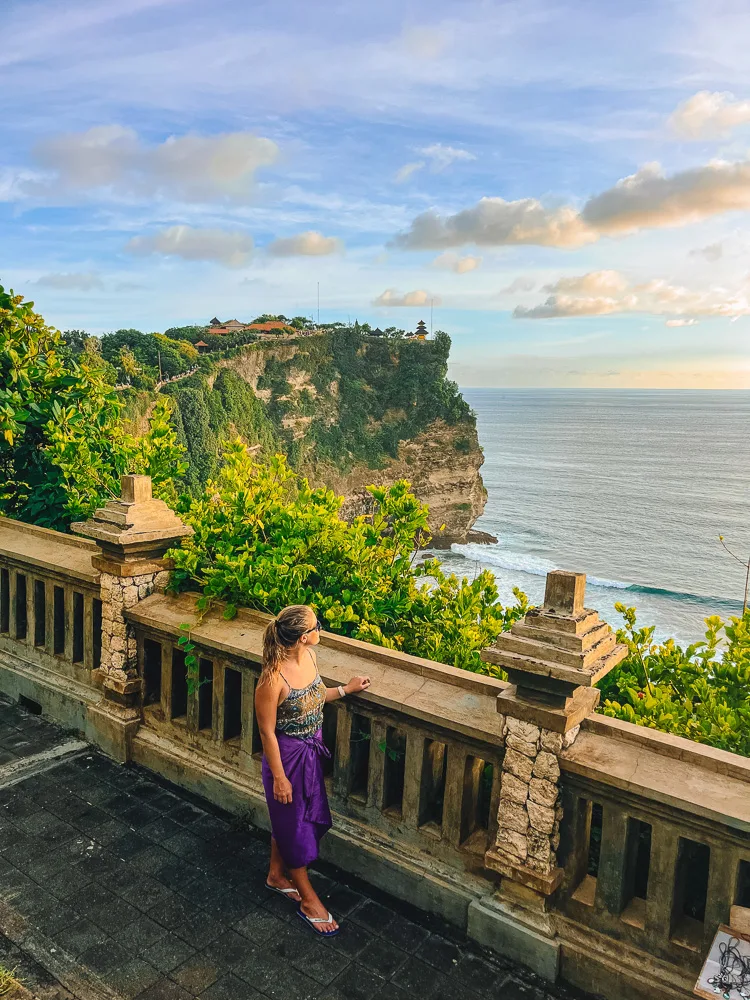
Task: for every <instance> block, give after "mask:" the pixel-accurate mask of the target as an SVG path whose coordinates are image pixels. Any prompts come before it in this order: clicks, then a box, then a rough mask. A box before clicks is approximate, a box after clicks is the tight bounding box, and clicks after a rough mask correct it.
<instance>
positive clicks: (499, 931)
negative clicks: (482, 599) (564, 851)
mask: <svg viewBox="0 0 750 1000" xmlns="http://www.w3.org/2000/svg"><path fill="white" fill-rule="evenodd" d="M585 589H586V577H585V575H584V574H583V573H568V572H564V571H562V570H555V571H554V572H552V573H549V574H548V575H547V584H546V589H545V595H544V605H543V607H541V608H534V609H533V610H532V611H529V612H528V614H527V615H526V616H525V618H523V619H521V620H520V621H517V622H516V623H515V624H514V625H513V626H512V628H511V629H510V631H509V632H504V633H503V634H502V635H501V636H500V637H499V638H498V640H497V642H496V643H495V645H494V646H492V647H490V648H489V649H485V650H483V651H482V654H481V655H482V659H483V660H485V661H486V662H488V663H493V664H496V665H497V666H500V667H502V668H503V669H504V670H505V671H506V672H507V674H508V678H509V680H510V682H511V686H510V687H508V688H507V689H506V690H505V691H503V692H502V693H501V694H500V695H498V699H497V710H498V712H500V713H501V714H502V715H503V716H504V717H505V724H504V727H503V732H504V735H505V747H506V749H505V757H504V759H503V766H502V783H501V790H500V806H499V809H498V816H497V820H498V825H497V837H496V842H495V844H494V845H492V846H491V847H490V849H489V850H488V852H487V854H486V856H485V866H486V867H487V868H489V869H491V870H494V871H496V872H498V873H499V874H500V875H501V876H502V879H501V882H500V887H499V890H498V892H497V894H496V897H495V900H494V901H493V904H478V905H477V906H475V908H474V909H475V911H474V913H473V915H472V916H470V920H473V922H474V927H475V929H481V932H482V937H484V938H485V939H486V943H487V944H490V945H494V947H499V948H500V950H501V951H504V952H505V953H506V954H509V955H510V956H511V957H515V958H517V959H518V960H519V961H521V962H524V963H525V964H526V965H531V966H532V968H535V970H536V971H537V972H539V973H540V974H542V975H544V976H546V977H547V978H549V979H551V980H553V981H554V979H555V977H556V975H557V971H558V970H557V966H558V962H559V945H558V944H557V941H556V936H555V931H554V925H553V922H552V920H551V917H550V914H549V906H548V902H549V898H550V897H551V896H552V894H553V893H554V892H555V890H556V889H557V888H558V886H559V885H560V882H561V881H562V877H563V871H562V868H561V867H560V866H559V865H558V861H557V850H558V847H559V845H560V823H561V821H562V818H563V808H562V800H561V795H560V762H559V755H560V754H561V753H562V752H563V751H564V750H565V749H567V748H568V747H569V746H571V745H572V744H573V742H574V741H575V739H576V737H577V735H578V732H579V729H580V724H581V722H582V721H583V720H584V719H585V718H586V716H587V715H589V714H590V713H591V712H593V711H594V709H595V708H596V705H597V704H598V701H599V691H598V690H597V689H596V688H595V687H594V685H595V684H596V683H597V681H599V680H601V678H602V677H604V676H605V675H606V674H607V673H608V672H609V671H610V670H611V669H612V668H613V667H615V666H616V665H617V664H618V663H619V662H620V661H621V660H622V659H624V657H625V656H626V654H627V648H626V647H625V646H623V645H620V644H618V643H617V641H616V639H615V635H614V633H613V631H612V629H611V628H610V626H609V625H608V624H607V623H606V622H603V621H601V620H600V618H599V615H598V613H597V612H596V611H592V610H590V609H588V608H586V607H584V593H585ZM524 929H525V930H524Z"/></svg>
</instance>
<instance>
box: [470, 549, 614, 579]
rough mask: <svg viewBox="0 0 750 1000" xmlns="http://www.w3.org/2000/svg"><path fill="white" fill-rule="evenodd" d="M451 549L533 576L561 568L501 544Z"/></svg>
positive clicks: (475, 559) (483, 562) (471, 557)
mask: <svg viewBox="0 0 750 1000" xmlns="http://www.w3.org/2000/svg"><path fill="white" fill-rule="evenodd" d="M451 551H452V552H455V553H456V555H460V556H463V558H464V559H468V560H469V561H470V562H478V563H480V564H481V565H483V566H488V567H493V566H496V567H497V568H498V569H507V570H512V571H515V572H517V573H529V574H530V575H531V576H546V575H547V573H549V572H550V570H553V569H560V567H559V566H556V565H555V564H554V563H552V562H550V560H549V559H544V558H542V557H541V556H535V555H533V554H532V553H530V552H514V551H513V550H512V549H504V548H503V547H502V546H500V545H478V544H477V543H475V542H469V543H467V544H465V545H460V544H458V543H454V544H453V545H451ZM587 582H588V583H589V584H590V585H591V586H592V587H604V588H605V589H607V590H627V589H628V587H630V586H631V584H629V583H623V581H622V580H607V579H604V578H602V577H598V576H589V577H587Z"/></svg>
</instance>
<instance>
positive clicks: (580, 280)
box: [513, 271, 750, 326]
mask: <svg viewBox="0 0 750 1000" xmlns="http://www.w3.org/2000/svg"><path fill="white" fill-rule="evenodd" d="M544 291H548V292H550V293H551V294H550V295H549V296H548V298H547V299H546V300H545V301H544V302H542V303H540V304H539V305H536V306H532V307H531V308H527V307H525V306H516V308H515V309H514V310H513V316H514V318H515V319H553V318H557V317H571V316H608V315H612V314H614V313H650V314H652V315H655V316H674V317H678V321H674V322H670V323H668V324H667V325H668V326H692V325H694V323H695V322H697V321H696V320H695V317H696V316H726V317H737V316H745V315H748V314H750V302H748V299H747V297H746V296H744V295H731V294H729V293H728V292H727V291H726V290H725V289H722V288H712V289H709V290H708V291H702V292H693V291H690V290H689V289H687V288H683V287H681V286H679V285H670V284H669V282H667V281H664V280H662V279H652V280H651V281H647V282H644V283H643V284H640V285H631V284H630V283H629V282H628V281H627V279H626V278H625V277H624V276H623V275H621V274H620V273H619V272H617V271H591V272H589V273H588V274H583V275H580V276H576V277H565V278H560V279H559V281H556V282H555V283H554V284H553V285H547V286H545V288H544Z"/></svg>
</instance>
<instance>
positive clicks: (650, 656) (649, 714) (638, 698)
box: [599, 603, 750, 756]
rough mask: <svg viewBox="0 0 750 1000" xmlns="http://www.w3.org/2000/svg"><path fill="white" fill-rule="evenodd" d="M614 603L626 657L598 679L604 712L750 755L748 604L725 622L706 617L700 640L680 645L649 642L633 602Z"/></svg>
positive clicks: (648, 632) (670, 641) (650, 635)
mask: <svg viewBox="0 0 750 1000" xmlns="http://www.w3.org/2000/svg"><path fill="white" fill-rule="evenodd" d="M615 609H616V610H617V611H618V612H619V613H620V614H621V615H622V616H623V618H624V619H625V628H624V629H621V630H620V631H619V632H618V633H617V637H618V640H619V641H620V642H624V643H626V644H627V647H628V657H627V659H625V660H623V662H622V663H621V664H620V665H619V666H618V667H616V668H615V669H614V670H613V671H612V672H611V673H610V674H609V675H608V676H607V677H605V678H604V680H602V681H601V683H600V684H599V687H600V689H601V691H602V699H603V709H602V711H603V712H604V714H605V715H609V716H612V717H613V718H617V719H624V720H625V721H626V722H633V723H636V724H637V725H639V726H648V727H650V728H651V729H660V730H661V731H662V732H665V733H673V734H674V735H675V736H686V737H687V738H688V739H691V740H695V741H696V742H698V743H708V744H710V745H711V746H714V747H719V748H720V749H722V750H731V751H732V752H733V753H739V754H744V755H745V756H750V611H748V612H746V613H745V614H744V615H743V617H742V618H730V619H729V623H725V622H722V620H721V619H720V618H718V617H716V616H713V617H711V618H707V619H706V638H705V641H701V642H694V643H692V645H690V646H687V647H686V648H684V649H683V648H682V647H681V646H678V645H677V643H676V642H675V641H674V639H667V641H666V642H663V643H658V644H657V643H654V642H653V635H654V628H653V626H652V627H649V628H638V627H637V622H636V610H635V608H628V607H626V606H625V605H624V604H620V603H618V604H616V605H615ZM722 633H723V634H722Z"/></svg>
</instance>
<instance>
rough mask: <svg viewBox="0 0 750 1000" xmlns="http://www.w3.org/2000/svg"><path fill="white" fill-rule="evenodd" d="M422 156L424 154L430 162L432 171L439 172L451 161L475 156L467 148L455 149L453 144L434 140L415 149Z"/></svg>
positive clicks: (472, 158) (470, 158)
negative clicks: (448, 144) (446, 144)
mask: <svg viewBox="0 0 750 1000" xmlns="http://www.w3.org/2000/svg"><path fill="white" fill-rule="evenodd" d="M417 152H418V153H421V154H422V156H426V157H427V159H428V160H429V161H430V163H431V168H430V169H431V170H432V171H433V173H436V174H439V173H442V171H443V170H446V169H447V168H448V167H449V166H450V165H451V163H455V162H456V161H457V160H476V156H474V154H473V153H470V152H469V151H468V149H456V148H455V146H444V145H443V144H442V142H435V143H433V144H432V145H431V146H424V147H423V148H422V149H418V150H417Z"/></svg>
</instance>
